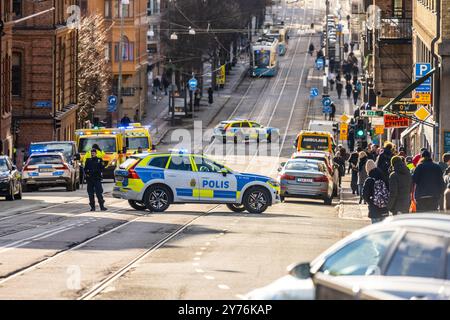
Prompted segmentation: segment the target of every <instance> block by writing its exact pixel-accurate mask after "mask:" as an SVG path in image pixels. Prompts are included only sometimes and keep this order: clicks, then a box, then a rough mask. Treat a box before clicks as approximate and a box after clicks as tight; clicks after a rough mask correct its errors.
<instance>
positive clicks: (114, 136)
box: [75, 128, 126, 179]
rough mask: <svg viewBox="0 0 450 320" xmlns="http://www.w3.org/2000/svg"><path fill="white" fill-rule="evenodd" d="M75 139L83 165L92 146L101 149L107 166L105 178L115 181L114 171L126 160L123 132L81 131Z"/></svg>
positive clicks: (103, 129)
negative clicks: (95, 145)
mask: <svg viewBox="0 0 450 320" xmlns="http://www.w3.org/2000/svg"><path fill="white" fill-rule="evenodd" d="M75 139H76V143H77V146H78V152H79V153H80V156H81V160H82V161H83V164H84V162H85V161H84V160H85V157H86V153H89V152H90V151H91V149H92V146H93V145H94V144H97V145H98V146H99V147H100V149H101V151H102V154H103V157H102V158H103V161H104V164H105V170H104V171H103V177H104V178H106V179H114V170H115V169H116V168H117V167H118V166H119V165H120V164H122V163H123V162H124V161H125V160H126V147H125V145H124V137H123V132H122V131H121V130H120V129H118V128H99V129H80V130H76V131H75Z"/></svg>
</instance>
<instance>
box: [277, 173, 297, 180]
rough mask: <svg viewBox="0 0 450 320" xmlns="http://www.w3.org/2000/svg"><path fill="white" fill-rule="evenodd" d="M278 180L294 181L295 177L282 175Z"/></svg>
mask: <svg viewBox="0 0 450 320" xmlns="http://www.w3.org/2000/svg"><path fill="white" fill-rule="evenodd" d="M280 179H282V180H295V177H294V176H290V175H288V174H282V175H281V177H280Z"/></svg>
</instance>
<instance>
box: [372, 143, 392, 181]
mask: <svg viewBox="0 0 450 320" xmlns="http://www.w3.org/2000/svg"><path fill="white" fill-rule="evenodd" d="M393 149H394V145H393V144H392V142H389V141H386V142H385V143H384V148H383V151H382V152H380V155H379V156H378V157H377V161H376V164H377V167H378V169H380V170H381V173H382V174H383V177H384V180H386V181H387V180H388V178H389V169H390V168H391V159H392V156H393V155H392V150H393Z"/></svg>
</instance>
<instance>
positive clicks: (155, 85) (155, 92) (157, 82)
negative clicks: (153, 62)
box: [153, 77, 161, 99]
mask: <svg viewBox="0 0 450 320" xmlns="http://www.w3.org/2000/svg"><path fill="white" fill-rule="evenodd" d="M160 89H161V81H160V80H159V78H158V77H156V78H155V79H153V95H154V96H155V99H157V96H158V93H159V90H160Z"/></svg>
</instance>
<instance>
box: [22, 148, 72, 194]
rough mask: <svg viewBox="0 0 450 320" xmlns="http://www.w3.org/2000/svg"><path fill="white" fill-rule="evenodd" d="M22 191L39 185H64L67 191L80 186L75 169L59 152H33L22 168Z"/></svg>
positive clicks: (34, 188)
mask: <svg viewBox="0 0 450 320" xmlns="http://www.w3.org/2000/svg"><path fill="white" fill-rule="evenodd" d="M22 184H23V189H24V191H33V190H37V189H38V188H39V187H58V186H65V187H66V190H67V191H75V190H76V189H78V188H79V187H80V180H79V175H78V170H76V169H75V168H74V167H73V166H72V165H71V164H70V163H69V162H68V161H67V159H66V157H65V156H64V154H63V153H61V152H45V153H44V152H42V153H40V152H37V153H33V154H32V155H31V156H30V157H29V158H28V160H27V162H26V164H25V166H24V167H23V169H22Z"/></svg>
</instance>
